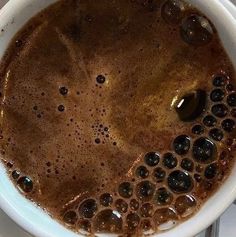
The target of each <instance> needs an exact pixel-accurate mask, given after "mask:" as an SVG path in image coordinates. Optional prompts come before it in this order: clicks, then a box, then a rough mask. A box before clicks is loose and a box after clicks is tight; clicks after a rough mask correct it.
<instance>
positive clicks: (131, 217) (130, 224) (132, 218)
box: [126, 213, 140, 231]
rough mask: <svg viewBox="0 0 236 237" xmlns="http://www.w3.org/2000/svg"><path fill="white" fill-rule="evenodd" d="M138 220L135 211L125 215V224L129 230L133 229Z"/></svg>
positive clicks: (136, 225)
mask: <svg viewBox="0 0 236 237" xmlns="http://www.w3.org/2000/svg"><path fill="white" fill-rule="evenodd" d="M139 222H140V217H139V216H138V215H137V214H135V213H130V214H128V215H127V217H126V224H127V228H128V230H129V231H133V230H135V229H136V228H137V227H138V225H139Z"/></svg>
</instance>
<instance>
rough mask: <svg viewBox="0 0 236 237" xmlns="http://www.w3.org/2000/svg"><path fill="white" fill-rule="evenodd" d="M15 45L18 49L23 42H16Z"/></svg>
mask: <svg viewBox="0 0 236 237" xmlns="http://www.w3.org/2000/svg"><path fill="white" fill-rule="evenodd" d="M15 45H16V47H17V48H19V47H21V46H22V45H23V41H22V40H16V41H15Z"/></svg>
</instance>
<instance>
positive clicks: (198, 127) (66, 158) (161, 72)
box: [0, 0, 236, 236]
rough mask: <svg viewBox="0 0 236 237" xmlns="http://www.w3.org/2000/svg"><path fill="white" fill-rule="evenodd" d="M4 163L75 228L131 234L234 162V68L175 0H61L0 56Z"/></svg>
mask: <svg viewBox="0 0 236 237" xmlns="http://www.w3.org/2000/svg"><path fill="white" fill-rule="evenodd" d="M0 78H1V83H0V92H1V113H0V114H1V125H0V126H1V134H0V136H1V137H0V138H1V140H0V148H1V156H2V162H4V163H5V164H6V168H7V169H8V170H9V174H10V175H11V178H12V180H13V182H14V183H15V184H16V186H17V187H18V188H19V190H20V191H21V192H22V194H24V195H25V196H26V197H27V198H29V199H30V200H32V201H33V202H35V203H36V204H38V205H40V206H41V207H42V208H43V209H45V210H46V211H47V212H48V213H49V214H50V215H51V216H52V217H53V218H54V219H56V220H58V221H59V222H61V223H62V224H64V225H66V226H67V227H68V228H71V229H73V230H74V231H78V232H81V233H88V234H89V233H98V232H105V233H110V232H112V233H118V234H122V235H126V234H127V235H134V236H139V235H142V234H148V233H149V234H150V233H158V232H161V231H164V230H167V229H170V228H172V227H173V226H175V225H176V224H178V223H180V222H181V221H184V220H186V219H187V218H190V217H191V216H193V215H194V214H195V213H196V212H197V211H198V210H199V208H201V207H202V205H203V204H204V203H205V202H206V201H207V200H208V198H209V197H211V195H212V194H213V193H214V192H215V191H216V190H218V188H219V187H220V185H221V184H222V183H223V181H224V180H225V179H226V178H227V176H228V175H229V174H230V171H231V168H232V167H233V164H234V160H233V156H234V149H235V117H236V92H235V89H234V88H235V70H234V68H233V66H232V63H231V62H230V60H229V58H228V56H227V54H226V52H225V51H224V48H223V47H222V45H221V42H220V39H219V37H218V35H217V32H216V30H215V28H214V26H213V25H212V23H211V22H210V21H209V20H208V19H207V18H206V16H204V15H203V14H202V13H201V12H199V11H198V10H196V9H195V8H193V7H192V6H191V5H189V4H187V3H185V2H182V1H178V0H168V1H164V0H156V1H148V0H130V1H125V0H114V1H109V0H99V1H93V0H81V1H76V0H61V1H58V2H57V3H56V4H54V5H52V6H50V7H49V8H47V9H46V10H44V11H43V12H41V13H39V14H38V15H37V16H35V17H34V18H33V19H31V20H30V21H29V22H28V23H27V24H26V26H24V27H23V29H22V30H21V31H20V32H19V33H18V34H17V35H16V36H15V38H14V40H13V41H12V43H11V44H10V45H9V47H8V50H7V51H6V54H5V56H4V58H3V59H2V60H1V67H0Z"/></svg>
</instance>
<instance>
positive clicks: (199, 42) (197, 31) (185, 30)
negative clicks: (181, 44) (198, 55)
mask: <svg viewBox="0 0 236 237" xmlns="http://www.w3.org/2000/svg"><path fill="white" fill-rule="evenodd" d="M180 34H181V36H182V39H183V40H184V41H185V42H186V43H188V44H190V45H194V46H203V45H206V44H208V43H210V42H211V40H212V38H213V29H212V27H211V24H210V23H209V21H208V20H207V19H206V18H205V17H202V16H198V15H191V16H188V17H187V18H185V19H184V20H183V22H182V25H181V27H180Z"/></svg>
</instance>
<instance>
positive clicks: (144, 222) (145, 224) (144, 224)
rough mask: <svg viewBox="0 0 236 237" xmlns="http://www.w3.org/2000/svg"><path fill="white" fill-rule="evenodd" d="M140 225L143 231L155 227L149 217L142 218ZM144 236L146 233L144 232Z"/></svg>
mask: <svg viewBox="0 0 236 237" xmlns="http://www.w3.org/2000/svg"><path fill="white" fill-rule="evenodd" d="M140 226H141V228H142V229H143V231H149V230H152V229H153V226H152V223H151V221H150V220H149V219H142V220H141V224H140ZM144 236H146V235H145V234H144Z"/></svg>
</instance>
